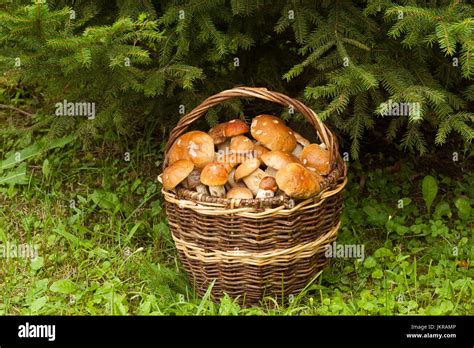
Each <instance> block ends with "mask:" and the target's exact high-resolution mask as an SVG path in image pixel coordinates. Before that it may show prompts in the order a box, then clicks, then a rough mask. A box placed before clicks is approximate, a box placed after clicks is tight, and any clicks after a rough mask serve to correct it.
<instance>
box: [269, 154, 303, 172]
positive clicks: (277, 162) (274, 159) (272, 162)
mask: <svg viewBox="0 0 474 348" xmlns="http://www.w3.org/2000/svg"><path fill="white" fill-rule="evenodd" d="M262 161H263V163H265V165H266V166H267V169H266V170H265V173H266V174H267V175H268V176H273V177H274V176H275V175H276V173H277V171H278V170H279V169H281V168H283V167H285V166H287V165H288V164H290V163H300V160H299V159H298V158H297V157H295V156H293V155H292V154H291V153H288V152H284V151H279V150H277V151H269V152H267V153H265V154H263V155H262Z"/></svg>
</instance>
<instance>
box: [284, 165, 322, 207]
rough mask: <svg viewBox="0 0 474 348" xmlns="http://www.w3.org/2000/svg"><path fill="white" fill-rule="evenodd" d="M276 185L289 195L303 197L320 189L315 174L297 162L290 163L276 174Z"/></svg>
mask: <svg viewBox="0 0 474 348" xmlns="http://www.w3.org/2000/svg"><path fill="white" fill-rule="evenodd" d="M276 182H277V184H278V187H279V188H280V189H281V190H282V191H283V192H285V193H286V194H287V195H288V196H290V197H295V198H299V199H305V198H308V197H311V196H313V195H315V194H316V193H318V192H319V191H320V181H319V180H318V178H317V177H316V175H314V174H312V173H311V172H310V171H309V170H308V169H306V168H305V167H303V166H302V165H301V164H298V163H290V164H288V165H287V166H286V167H284V168H282V169H280V170H279V171H278V172H277V174H276Z"/></svg>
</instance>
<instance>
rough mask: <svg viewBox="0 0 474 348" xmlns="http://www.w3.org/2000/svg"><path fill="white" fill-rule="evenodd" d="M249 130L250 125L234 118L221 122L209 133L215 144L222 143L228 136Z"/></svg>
mask: <svg viewBox="0 0 474 348" xmlns="http://www.w3.org/2000/svg"><path fill="white" fill-rule="evenodd" d="M248 131H249V126H248V124H247V123H245V122H244V121H242V120H239V119H234V120H230V121H229V122H224V123H219V124H218V125H216V126H214V127H212V128H211V129H210V130H209V133H208V134H209V135H210V136H211V138H212V139H213V141H214V144H216V145H217V144H222V143H223V142H224V141H225V140H226V139H227V138H230V137H235V136H237V135H242V134H244V133H247V132H248Z"/></svg>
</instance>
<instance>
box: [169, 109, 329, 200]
mask: <svg viewBox="0 0 474 348" xmlns="http://www.w3.org/2000/svg"><path fill="white" fill-rule="evenodd" d="M248 133H250V135H251V137H249V134H248ZM330 170H331V168H330V163H329V152H328V150H327V149H326V147H325V146H324V144H311V143H310V142H309V141H308V140H307V139H305V138H304V137H302V136H301V135H300V134H298V133H296V132H294V131H293V130H291V129H290V128H289V127H288V126H286V125H285V123H284V122H283V121H282V120H281V119H280V118H278V117H275V116H271V115H259V116H257V117H255V118H254V119H253V120H252V124H251V126H250V127H249V126H248V124H246V123H245V122H244V121H242V120H240V119H234V120H231V121H228V122H225V123H220V124H218V125H217V126H215V127H213V128H211V129H210V130H209V132H208V133H205V132H202V131H191V132H187V133H185V134H183V135H181V136H180V137H179V138H178V139H177V140H176V141H175V142H174V144H173V145H172V147H171V149H170V151H169V164H168V167H167V168H166V169H165V170H164V173H163V187H164V189H165V190H173V189H175V188H176V187H178V185H181V186H182V187H184V188H186V189H188V190H195V191H197V192H199V193H201V194H204V195H211V196H213V197H220V198H229V199H230V198H233V199H253V198H262V199H263V198H271V197H275V196H278V195H283V193H285V194H287V195H288V196H290V197H294V198H297V199H305V198H308V197H311V196H313V195H315V194H316V193H318V192H319V191H320V184H321V182H322V180H323V177H324V176H325V175H327V174H329V172H330Z"/></svg>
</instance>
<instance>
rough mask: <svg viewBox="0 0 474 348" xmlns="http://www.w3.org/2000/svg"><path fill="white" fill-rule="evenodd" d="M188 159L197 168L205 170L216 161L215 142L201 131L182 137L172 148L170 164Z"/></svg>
mask: <svg viewBox="0 0 474 348" xmlns="http://www.w3.org/2000/svg"><path fill="white" fill-rule="evenodd" d="M181 159H187V160H190V161H192V162H193V163H194V165H195V166H196V167H197V168H203V167H204V166H205V165H206V164H207V163H209V162H211V161H212V160H213V159H214V141H213V140H212V138H211V137H210V136H209V135H208V134H206V133H204V132H201V131H191V132H188V133H185V134H183V135H181V136H180V137H179V138H178V139H176V141H175V142H174V144H173V146H171V149H170V152H169V162H170V164H173V163H174V162H176V161H178V160H181Z"/></svg>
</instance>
